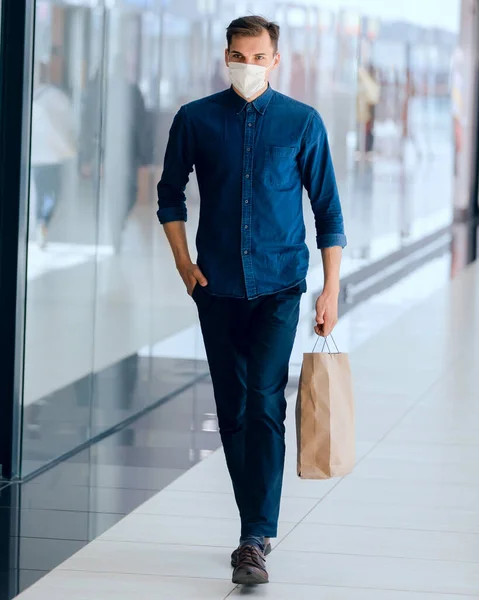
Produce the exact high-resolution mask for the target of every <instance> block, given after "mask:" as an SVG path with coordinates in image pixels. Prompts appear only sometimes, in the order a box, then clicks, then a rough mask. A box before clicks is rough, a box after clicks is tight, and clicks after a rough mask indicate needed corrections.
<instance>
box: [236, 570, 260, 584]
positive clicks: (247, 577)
mask: <svg viewBox="0 0 479 600" xmlns="http://www.w3.org/2000/svg"><path fill="white" fill-rule="evenodd" d="M233 583H234V584H236V585H262V584H263V583H269V578H268V576H267V575H260V574H258V573H251V574H248V573H244V572H241V573H238V574H236V573H235V574H234V575H233Z"/></svg>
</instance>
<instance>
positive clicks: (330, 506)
mask: <svg viewBox="0 0 479 600" xmlns="http://www.w3.org/2000/svg"><path fill="white" fill-rule="evenodd" d="M303 523H304V524H309V523H325V524H331V525H349V526H356V527H383V528H392V529H418V530H424V531H451V532H458V533H474V534H479V513H478V512H477V509H475V510H457V509H452V508H434V507H423V506H411V505H406V504H398V503H384V504H383V503H379V502H375V503H369V502H358V501H357V500H338V499H337V498H331V497H326V498H324V500H322V501H321V502H320V503H319V504H318V506H317V507H316V508H315V509H314V510H313V511H311V513H310V514H309V515H308V516H307V517H306V518H305V519H304V521H303Z"/></svg>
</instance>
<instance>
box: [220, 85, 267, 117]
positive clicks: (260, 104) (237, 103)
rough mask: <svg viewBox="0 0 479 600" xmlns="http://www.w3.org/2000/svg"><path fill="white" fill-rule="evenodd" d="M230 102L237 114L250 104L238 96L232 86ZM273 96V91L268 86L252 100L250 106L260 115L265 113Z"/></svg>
mask: <svg viewBox="0 0 479 600" xmlns="http://www.w3.org/2000/svg"><path fill="white" fill-rule="evenodd" d="M229 96H230V100H231V104H232V106H233V108H234V109H235V110H236V112H237V113H238V114H240V113H241V112H243V110H244V109H245V108H246V107H247V106H248V104H250V102H248V101H247V100H245V99H244V98H242V97H241V96H239V95H238V94H237V93H236V92H235V91H234V89H233V86H231V88H230V93H229ZM273 96H274V90H273V89H272V88H271V86H270V85H269V84H268V88H267V89H266V90H265V91H264V92H263V93H262V94H261V96H259V97H258V98H256V100H254V101H253V102H251V104H252V105H253V106H254V107H255V109H256V110H257V111H258V112H259V113H260V114H262V115H264V113H265V112H266V109H267V108H268V104H269V103H270V102H271V100H272V99H273Z"/></svg>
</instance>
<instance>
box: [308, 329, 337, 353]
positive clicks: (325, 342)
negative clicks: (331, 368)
mask: <svg viewBox="0 0 479 600" xmlns="http://www.w3.org/2000/svg"><path fill="white" fill-rule="evenodd" d="M320 337H321V336H319V335H318V339H317V340H316V343H315V344H314V348H313V352H314V351H315V350H316V346H317V345H318V342H319V338H320ZM329 337H330V338H331V339H332V340H333V344H334V347H335V348H336V353H337V354H340V352H339V349H338V346H337V344H336V342H335V341H334V338H333V336H332V334H331V333H330V334H329ZM325 347H327V348H328V353H329V354H333V353H332V352H331V348H330V347H329V344H328V338H327V337H325V338H324V344H323V347H322V349H321V352H324V348H325Z"/></svg>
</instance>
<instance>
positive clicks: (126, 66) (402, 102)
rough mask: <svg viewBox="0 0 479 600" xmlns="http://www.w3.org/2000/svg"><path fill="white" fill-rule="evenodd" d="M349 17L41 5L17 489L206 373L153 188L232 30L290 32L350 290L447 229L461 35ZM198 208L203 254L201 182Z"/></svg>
mask: <svg viewBox="0 0 479 600" xmlns="http://www.w3.org/2000/svg"><path fill="white" fill-rule="evenodd" d="M345 4H346V3H345ZM349 4H351V3H349ZM353 4H354V3H353ZM357 4H358V6H357V8H356V9H346V8H342V3H341V2H334V3H332V2H322V1H321V0H318V1H312V0H311V1H306V0H305V1H304V2H299V3H296V4H295V5H294V6H292V5H291V4H290V3H286V2H273V1H272V0H268V1H266V0H265V1H263V2H260V3H258V2H255V3H252V2H231V1H229V0H175V1H174V2H168V1H164V0H117V1H115V0H75V1H73V0H71V1H67V0H63V1H62V0H37V2H36V30H35V69H34V82H33V85H34V92H33V106H32V134H31V175H32V177H31V189H30V221H29V222H30V232H29V245H28V293H27V319H26V363H25V397H24V409H25V410H24V430H23V432H24V433H23V435H24V444H23V474H24V475H26V474H27V473H29V472H31V471H33V470H35V469H37V468H39V467H41V466H42V465H44V464H46V463H48V462H50V461H51V460H53V459H55V458H56V457H58V456H60V455H61V454H64V453H65V452H68V451H69V450H71V449H73V448H74V447H76V446H78V445H79V444H81V443H83V442H86V441H87V440H89V439H90V438H91V437H92V436H95V435H98V434H100V433H102V432H104V431H105V430H107V429H108V428H110V427H112V426H114V425H116V424H117V423H119V422H121V421H123V420H124V419H125V418H127V417H129V416H131V415H132V414H135V413H137V412H138V411H140V410H142V409H144V408H145V407H147V406H149V405H151V404H152V403H154V402H157V401H158V400H160V399H162V398H165V397H167V396H169V395H171V394H172V393H173V392H175V391H176V390H178V389H180V388H182V387H184V386H186V385H188V383H190V382H192V381H193V380H195V379H196V378H198V377H201V376H203V375H204V374H205V373H206V372H207V368H206V363H205V360H204V354H203V350H202V344H201V336H200V334H199V329H198V324H197V317H196V310H195V306H194V303H193V302H192V301H191V299H190V298H189V296H188V295H187V294H186V293H185V290H184V288H183V284H182V282H181V280H180V278H179V277H178V276H177V273H176V271H175V269H174V263H173V260H172V258H171V256H170V250H169V247H168V245H167V242H166V239H165V237H164V235H163V232H162V230H161V227H160V226H159V225H158V223H157V220H156V216H155V204H156V198H155V194H156V189H155V188H156V183H157V181H158V179H159V177H160V175H161V169H162V160H163V155H164V150H165V145H166V141H167V136H168V130H169V127H170V124H171V121H172V118H173V116H174V114H175V113H176V111H177V110H178V109H179V107H180V106H181V105H182V104H184V103H186V102H189V101H191V100H194V99H196V98H198V97H201V96H204V95H207V94H210V93H214V92H217V91H220V90H222V89H224V88H225V87H226V86H227V85H228V84H227V72H226V68H225V66H224V61H223V55H224V46H225V41H224V33H225V32H224V30H225V27H226V25H227V24H228V22H229V21H230V20H231V19H232V18H234V17H236V16H238V15H239V14H242V13H248V12H260V13H262V14H264V15H266V16H268V17H270V18H272V19H275V20H277V21H278V22H279V23H280V24H281V26H282V41H281V52H282V55H283V62H282V66H281V68H280V69H279V70H278V71H277V72H276V73H275V75H274V79H273V81H272V84H273V86H274V87H276V88H277V89H279V90H280V91H282V92H284V93H286V94H289V95H292V96H294V97H295V98H297V99H299V100H301V101H304V102H307V103H310V104H312V105H314V106H315V107H317V108H318V109H319V110H320V112H321V113H322V115H323V118H324V120H325V123H326V125H327V127H328V131H329V136H330V140H331V146H332V150H333V154H334V160H335V165H336V170H337V175H338V180H339V185H340V189H341V193H342V199H343V205H344V213H345V218H346V226H347V229H348V236H349V246H348V248H347V251H346V255H345V265H346V268H347V269H348V270H349V271H351V270H354V269H356V268H359V267H361V266H362V265H364V264H366V263H367V262H368V261H370V260H373V259H375V258H377V257H379V256H383V255H385V254H387V253H390V252H393V251H394V250H397V249H398V248H400V247H401V246H402V245H404V244H407V243H410V242H411V241H412V240H415V239H418V237H420V236H424V235H426V234H427V233H428V232H430V231H433V230H434V229H437V228H440V227H442V226H443V225H445V224H447V223H448V222H449V221H450V219H451V195H450V186H451V181H452V163H453V160H452V138H451V134H450V121H451V116H450V102H449V85H448V68H449V67H448V65H449V60H450V57H451V55H452V52H453V50H454V47H455V43H456V35H455V32H454V31H443V30H439V29H437V28H432V27H431V28H427V27H425V26H422V27H419V26H418V25H415V24H414V22H413V21H414V18H415V15H414V14H411V15H407V14H405V15H404V22H390V21H388V20H387V19H384V18H380V17H381V15H379V16H378V15H376V14H369V13H368V12H367V10H368V9H367V5H368V3H367V2H364V3H357ZM362 4H363V5H364V6H363V8H361V5H362ZM371 89H373V94H372V95H373V98H371V97H370V96H369V97H368V95H367V90H369V92H370V94H371ZM374 90H376V92H377V93H374ZM374 96H376V97H374ZM188 201H189V221H188V228H187V229H188V235H189V242H190V247H191V248H192V249H193V248H194V238H195V229H196V227H195V226H196V223H197V218H198V208H199V197H198V192H197V186H196V182H195V180H194V177H193V178H192V181H191V183H190V185H189V189H188ZM307 214H308V215H309V213H308V212H307ZM307 226H308V227H307V229H308V236H309V239H310V241H311V248H314V229H313V221H312V218H310V217H309V216H308V223H307ZM193 253H194V252H193ZM312 267H313V269H319V268H320V255H319V253H314V252H313V253H312ZM184 418H185V419H191V418H192V417H191V415H189V414H187V413H185V415H184ZM174 427H175V423H165V428H168V429H169V430H170V431H171V430H174ZM192 427H193V425H192ZM158 435H161V431H159V432H158Z"/></svg>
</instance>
